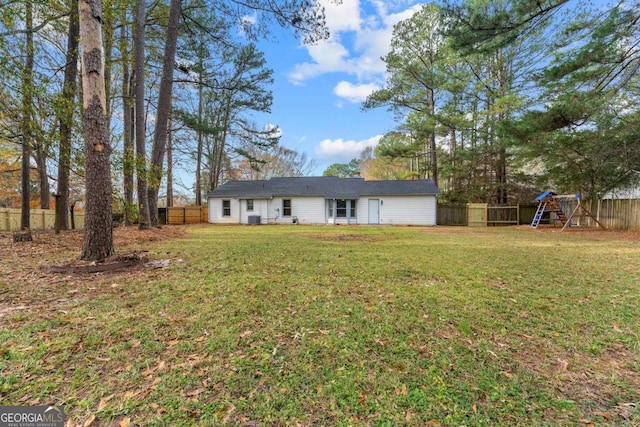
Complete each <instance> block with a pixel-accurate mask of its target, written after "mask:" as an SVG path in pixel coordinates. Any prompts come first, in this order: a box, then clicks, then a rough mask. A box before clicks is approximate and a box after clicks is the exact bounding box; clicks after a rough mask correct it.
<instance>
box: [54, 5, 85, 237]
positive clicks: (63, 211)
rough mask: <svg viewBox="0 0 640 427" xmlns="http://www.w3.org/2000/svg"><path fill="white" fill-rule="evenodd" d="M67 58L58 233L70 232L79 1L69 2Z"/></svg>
mask: <svg viewBox="0 0 640 427" xmlns="http://www.w3.org/2000/svg"><path fill="white" fill-rule="evenodd" d="M69 4H70V10H71V15H70V16H69V34H68V36H67V56H66V64H65V67H64V84H63V86H62V112H61V113H60V151H59V152H58V188H57V190H56V192H57V194H58V196H59V197H58V204H59V210H58V211H57V212H60V218H59V224H60V229H61V230H68V229H69V215H68V214H67V212H69V172H70V169H71V129H72V126H73V112H74V111H75V96H76V75H77V74H78V37H79V35H80V28H79V25H80V24H79V23H78V0H70V1H69Z"/></svg>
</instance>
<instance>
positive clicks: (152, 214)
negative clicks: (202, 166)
mask: <svg viewBox="0 0 640 427" xmlns="http://www.w3.org/2000/svg"><path fill="white" fill-rule="evenodd" d="M181 8H182V1H181V0H171V3H170V5H169V23H168V26H167V38H166V41H165V47H164V59H163V62H162V78H161V80H160V92H159V94H158V113H157V117H156V120H157V121H156V130H155V133H154V138H153V147H152V149H151V168H150V174H149V176H150V178H149V201H148V203H149V218H150V220H151V224H152V225H154V226H158V191H159V189H160V182H161V181H162V164H163V163H164V155H165V152H166V149H167V127H168V124H169V116H170V114H171V103H172V102H171V101H172V100H171V98H172V96H173V67H174V61H175V57H176V46H177V43H178V24H179V23H180V12H181Z"/></svg>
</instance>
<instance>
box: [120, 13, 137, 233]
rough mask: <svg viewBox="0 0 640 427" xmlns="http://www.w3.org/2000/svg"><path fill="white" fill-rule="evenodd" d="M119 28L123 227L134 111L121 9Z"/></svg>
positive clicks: (131, 165) (130, 180)
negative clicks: (120, 24)
mask: <svg viewBox="0 0 640 427" xmlns="http://www.w3.org/2000/svg"><path fill="white" fill-rule="evenodd" d="M120 20H121V23H122V26H121V27H120V55H121V57H122V110H123V111H122V115H123V134H122V138H123V147H122V161H123V167H122V174H123V178H122V184H123V187H124V188H123V191H124V204H125V206H124V212H125V217H124V221H125V225H131V222H132V221H131V219H132V218H131V215H129V213H130V210H131V206H133V172H134V162H135V156H134V148H133V133H134V129H133V123H134V117H133V115H134V114H135V109H134V108H133V94H132V87H133V84H132V79H131V69H130V63H129V49H128V47H129V42H128V39H129V34H128V29H129V26H128V25H127V24H126V22H127V10H126V8H123V11H122V17H121V19H120Z"/></svg>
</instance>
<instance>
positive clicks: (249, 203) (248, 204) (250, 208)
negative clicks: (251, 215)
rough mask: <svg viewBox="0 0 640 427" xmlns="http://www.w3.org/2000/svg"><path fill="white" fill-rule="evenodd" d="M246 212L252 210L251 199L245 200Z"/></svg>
mask: <svg viewBox="0 0 640 427" xmlns="http://www.w3.org/2000/svg"><path fill="white" fill-rule="evenodd" d="M247 212H253V200H252V199H250V200H247Z"/></svg>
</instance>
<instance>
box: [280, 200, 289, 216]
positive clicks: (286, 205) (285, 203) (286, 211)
mask: <svg viewBox="0 0 640 427" xmlns="http://www.w3.org/2000/svg"><path fill="white" fill-rule="evenodd" d="M282 216H291V199H284V200H283V201H282Z"/></svg>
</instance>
